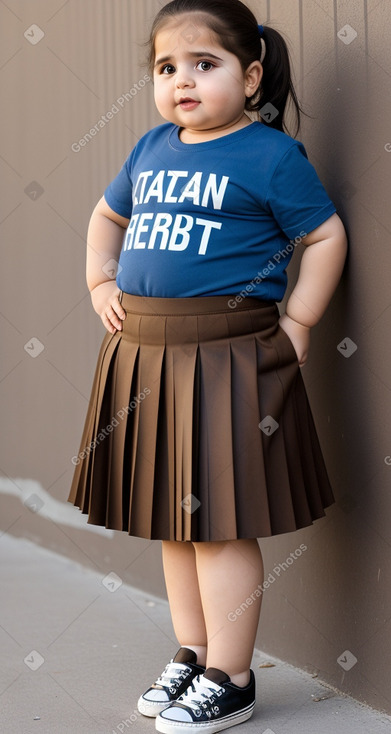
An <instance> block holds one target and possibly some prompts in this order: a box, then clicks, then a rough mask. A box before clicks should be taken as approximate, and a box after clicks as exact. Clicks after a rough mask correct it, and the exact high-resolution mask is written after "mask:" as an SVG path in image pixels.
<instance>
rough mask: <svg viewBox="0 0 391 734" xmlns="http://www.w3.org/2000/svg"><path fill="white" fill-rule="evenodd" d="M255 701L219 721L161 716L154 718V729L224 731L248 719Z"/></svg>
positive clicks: (172, 733)
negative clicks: (180, 719) (177, 719)
mask: <svg viewBox="0 0 391 734" xmlns="http://www.w3.org/2000/svg"><path fill="white" fill-rule="evenodd" d="M254 707H255V702H254V703H252V704H251V705H250V706H247V708H245V709H242V711H238V712H237V713H236V714H230V715H229V716H224V718H222V719H220V721H205V722H202V723H197V722H196V721H193V722H190V721H189V722H188V723H186V722H185V721H168V720H166V719H162V718H161V717H159V718H157V719H156V722H155V725H156V731H160V732H161V734H193V732H194V734H195V732H197V731H199V732H207V734H214V732H218V731H224V729H229V727H231V726H236V725H237V724H242V723H243V721H247V719H250V717H251V716H252V714H253V712H254Z"/></svg>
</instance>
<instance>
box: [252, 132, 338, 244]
mask: <svg viewBox="0 0 391 734" xmlns="http://www.w3.org/2000/svg"><path fill="white" fill-rule="evenodd" d="M266 205H267V207H268V208H269V209H270V210H271V212H272V214H273V216H274V218H275V220H276V222H277V223H278V225H279V226H280V227H281V229H282V230H283V232H284V233H285V234H286V235H287V237H289V239H294V238H295V237H297V236H298V235H299V234H300V233H303V232H305V234H309V233H310V232H312V230H314V229H316V227H319V225H321V224H323V222H325V221H326V219H328V218H329V217H331V215H332V214H334V213H335V211H336V208H335V206H334V204H333V202H332V201H331V199H330V198H329V196H328V195H327V193H326V191H325V189H324V187H323V185H322V183H321V182H320V180H319V178H318V175H317V173H316V171H315V169H314V167H313V165H312V164H311V163H310V162H309V160H308V158H307V153H306V151H305V148H304V146H303V145H302V143H299V142H295V144H294V145H292V146H291V147H290V148H289V149H288V151H287V152H286V153H285V155H284V156H283V158H282V159H281V161H280V162H279V164H278V166H277V167H276V170H275V171H274V174H273V176H272V179H271V182H270V185H269V189H268V192H267V196H266ZM301 236H303V234H301Z"/></svg>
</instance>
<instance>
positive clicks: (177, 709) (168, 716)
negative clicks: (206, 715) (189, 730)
mask: <svg viewBox="0 0 391 734" xmlns="http://www.w3.org/2000/svg"><path fill="white" fill-rule="evenodd" d="M160 716H161V718H162V719H164V720H165V721H176V722H183V723H188V722H192V721H193V719H192V717H191V715H190V713H189V711H186V709H185V708H182V707H181V706H175V704H174V705H172V706H169V707H168V708H166V709H164V711H162V712H161V714H160Z"/></svg>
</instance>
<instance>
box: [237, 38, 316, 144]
mask: <svg viewBox="0 0 391 734" xmlns="http://www.w3.org/2000/svg"><path fill="white" fill-rule="evenodd" d="M262 38H263V40H264V42H265V55H264V59H263V62H262V66H263V77H262V81H261V84H260V87H259V89H258V90H257V92H256V93H255V94H254V95H253V97H251V98H250V99H248V100H247V104H246V109H247V110H249V111H252V112H259V111H261V117H262V109H263V108H264V107H265V106H266V105H273V107H274V108H275V109H276V110H277V111H278V114H277V115H276V116H275V117H274V115H273V114H271V119H270V122H269V120H268V117H269V114H265V115H264V117H263V120H264V121H265V122H266V123H267V124H268V125H269V126H270V127H274V128H275V129H276V130H281V131H282V132H289V131H288V128H287V126H286V124H285V115H286V109H287V106H288V103H289V102H290V103H291V106H292V108H293V112H294V117H295V129H294V135H297V133H298V132H299V129H300V113H302V112H303V110H302V108H301V106H300V103H299V100H298V98H297V95H296V92H295V88H294V85H293V81H292V74H291V64H290V59H289V52H288V47H287V44H286V42H285V40H284V38H283V37H282V35H281V34H280V33H279V32H278V31H276V30H274V28H270V27H269V26H264V27H263V31H262ZM265 112H266V110H265Z"/></svg>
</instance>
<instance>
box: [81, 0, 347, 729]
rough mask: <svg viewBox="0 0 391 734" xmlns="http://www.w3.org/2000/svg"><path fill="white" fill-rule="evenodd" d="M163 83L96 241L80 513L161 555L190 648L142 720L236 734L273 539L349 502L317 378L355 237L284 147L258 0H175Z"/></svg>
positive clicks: (105, 208)
mask: <svg viewBox="0 0 391 734" xmlns="http://www.w3.org/2000/svg"><path fill="white" fill-rule="evenodd" d="M150 66H151V70H153V80H154V92H155V100H156V105H157V109H158V110H159V112H160V114H161V115H162V117H163V118H164V119H165V120H167V123H165V124H162V125H159V126H158V127H156V128H154V129H153V130H151V131H150V132H148V133H147V134H146V135H144V137H143V138H141V140H140V141H139V142H138V143H137V145H136V146H135V147H134V149H133V151H132V152H131V154H130V156H129V158H128V159H127V161H126V162H125V164H124V166H123V168H122V170H121V171H120V173H119V174H118V176H117V177H116V178H115V179H114V181H113V182H112V183H111V184H110V185H109V186H108V188H107V189H106V191H105V194H104V197H103V198H102V199H101V200H100V201H99V202H98V204H97V206H96V208H95V210H94V212H93V215H92V218H91V222H90V226H89V231H88V247H87V283H88V287H89V289H90V291H91V296H92V303H93V307H94V309H95V310H96V312H97V313H98V314H99V315H100V317H101V319H102V321H103V324H104V325H105V327H106V329H107V332H108V333H107V334H106V336H105V338H104V341H103V344H102V347H101V352H100V355H99V359H98V365H97V369H96V373H95V378H94V383H93V388H92V396H91V401H90V406H89V410H88V415H87V419H86V424H85V428H84V433H83V437H82V442H81V450H80V454H79V456H78V458H77V459H76V461H75V463H76V469H75V475H74V480H73V484H72V489H71V493H70V497H69V501H71V502H73V503H74V504H75V505H76V506H78V507H79V508H80V509H81V510H82V512H83V513H86V514H88V522H91V523H94V524H98V525H103V526H106V527H107V528H114V529H117V530H124V531H127V532H128V533H129V534H130V535H133V536H138V537H142V538H151V539H152V538H153V539H160V540H162V541H163V565H164V573H165V581H166V586H167V593H168V599H169V603H170V609H171V614H172V621H173V626H174V630H175V634H176V636H177V639H178V643H179V645H180V648H179V651H178V652H177V654H176V655H174V656H173V658H172V659H171V660H170V662H169V663H168V664H167V666H166V668H165V670H164V671H163V673H162V675H161V676H160V677H159V678H158V679H157V680H156V682H155V683H154V684H153V685H152V686H151V687H150V688H149V689H148V690H147V691H146V692H145V693H144V694H142V695H141V696H140V699H139V702H138V707H139V711H140V712H141V713H143V714H145V715H146V716H151V717H156V729H157V731H159V732H166V734H171V733H173V734H174V733H175V734H182V733H183V734H184V733H185V732H198V731H200V732H218V731H222V730H223V729H226V728H228V727H231V726H234V725H235V724H239V723H241V722H244V721H245V720H247V719H248V718H249V717H250V716H251V715H252V713H253V709H254V704H255V682H254V673H253V671H252V670H250V664H251V658H252V654H253V649H254V642H255V635H256V631H257V625H258V620H259V614H260V607H261V598H262V591H261V585H262V581H263V564H262V556H261V552H260V548H259V545H258V542H257V538H261V537H267V536H271V535H276V534H279V533H287V532H292V531H295V530H296V529H298V528H303V527H306V526H308V525H310V524H311V523H312V522H313V521H314V520H315V519H317V518H320V517H322V516H324V515H325V508H326V507H328V506H329V505H331V504H332V503H333V502H334V497H333V493H332V490H331V487H330V484H329V481H328V477H327V473H326V469H325V466H324V462H323V459H322V454H321V451H320V447H319V442H318V438H317V435H316V431H315V427H314V423H313V420H312V416H311V411H310V407H309V405H308V400H307V397H306V392H305V388H304V384H303V380H302V376H301V371H300V367H301V366H302V365H303V364H304V363H305V362H306V359H307V354H308V348H309V340H310V329H311V327H313V326H315V324H317V322H318V321H319V319H320V318H321V317H322V315H323V313H324V311H325V309H326V307H327V305H328V303H329V301H330V299H331V297H332V294H333V292H334V290H335V288H336V285H337V283H338V280H339V278H340V276H341V272H342V269H343V263H344V260H345V254H346V238H345V233H344V229H343V226H342V224H341V221H340V219H339V218H338V216H337V214H336V210H335V207H334V205H333V203H332V202H331V201H330V199H329V198H328V196H327V194H326V192H325V190H324V188H323V187H322V185H321V183H320V181H319V179H318V177H317V175H316V173H315V171H314V169H313V167H312V166H311V164H310V163H309V162H308V160H307V157H306V153H305V150H304V148H303V146H302V144H301V143H299V142H298V141H296V140H294V139H293V138H292V137H290V136H289V135H287V134H286V133H285V132H284V129H285V126H284V115H285V108H286V105H287V102H288V101H289V99H290V100H291V102H292V103H293V110H294V111H295V113H296V115H297V120H298V122H299V121H300V107H299V104H298V101H297V98H296V95H295V92H294V89H293V86H292V81H291V73H290V66H289V57H288V53H287V48H286V45H285V42H284V41H283V39H282V37H281V36H280V35H279V34H278V33H277V32H276V31H275V30H273V29H272V28H269V27H265V28H263V27H262V26H258V24H257V21H256V19H255V17H254V15H253V14H252V13H251V12H250V10H249V9H248V8H247V7H246V6H245V5H244V4H243V3H242V2H240V0H173V2H169V3H168V4H166V5H164V6H163V7H162V9H161V10H160V12H159V13H158V15H157V17H156V19H155V21H154V24H153V28H152V32H151V37H150ZM259 110H261V111H262V115H261V116H259V121H252V119H251V118H250V116H249V115H248V114H247V112H248V111H259ZM299 242H302V243H303V244H304V245H305V249H304V254H303V257H302V261H301V267H300V274H299V278H298V281H297V283H296V285H295V288H294V290H293V292H292V294H291V296H290V298H289V300H288V303H287V307H286V311H285V313H284V314H283V315H281V317H280V315H279V311H278V308H277V305H276V302H279V301H281V299H282V298H283V296H284V293H285V289H286V273H285V269H286V267H287V265H288V263H289V260H290V258H291V255H292V252H293V251H294V249H295V245H296V244H298V243H299ZM113 260H115V261H118V260H119V268H118V274H117V278H116V281H115V280H109V279H108V277H107V275H106V274H105V265H106V264H107V263H108V262H110V261H113ZM102 268H103V269H102ZM106 270H107V268H106ZM249 597H251V599H252V603H251V604H249V605H248V607H247V608H246V610H245V611H244V612H243V614H241V615H234V617H233V616H232V612H233V611H235V610H236V609H238V608H240V605H243V602H245V601H246V599H248V598H249ZM233 619H234V620H235V621H232V620H233ZM148 664H149V663H148Z"/></svg>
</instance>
